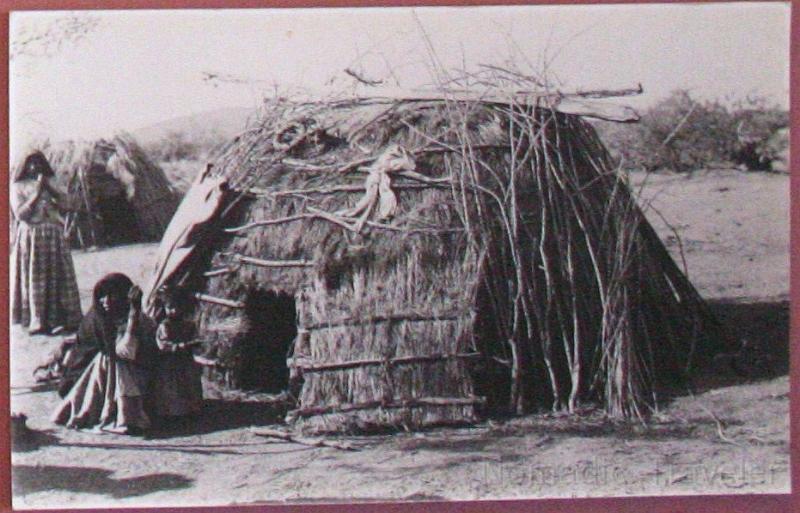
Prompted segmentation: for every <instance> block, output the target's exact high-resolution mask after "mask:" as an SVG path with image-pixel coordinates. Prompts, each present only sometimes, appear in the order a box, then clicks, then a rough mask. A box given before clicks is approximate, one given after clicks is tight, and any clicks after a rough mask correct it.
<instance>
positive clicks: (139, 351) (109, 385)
mask: <svg viewBox="0 0 800 513" xmlns="http://www.w3.org/2000/svg"><path fill="white" fill-rule="evenodd" d="M141 298H142V291H141V290H140V289H139V288H138V287H136V286H134V285H133V282H131V280H130V279H129V278H128V277H127V276H125V275H124V274H119V273H114V274H109V275H108V276H106V277H105V278H103V279H101V280H100V281H99V282H97V284H96V285H95V287H94V294H93V303H92V308H91V310H90V311H89V313H87V314H86V316H85V317H84V318H83V320H82V321H81V324H80V327H79V328H78V340H77V344H78V345H79V346H81V347H82V349H83V350H84V351H86V352H91V351H94V352H96V355H95V356H94V358H92V360H91V361H90V363H89V364H88V366H87V367H86V369H85V370H84V371H83V373H82V374H81V375H80V377H79V378H78V380H77V381H76V382H75V384H74V385H73V386H72V388H71V389H70V391H69V392H68V393H67V395H66V396H65V397H64V399H63V400H62V401H61V403H60V404H59V405H58V407H57V408H56V411H55V413H54V414H53V417H52V419H53V422H55V423H56V424H63V425H66V426H67V427H70V428H99V429H103V430H106V431H111V432H114V433H120V434H139V433H141V432H143V431H144V430H146V429H148V428H149V427H150V418H149V416H148V414H147V412H146V411H145V402H146V400H147V399H148V393H149V389H150V382H151V369H152V364H153V358H154V355H155V326H154V323H153V322H152V321H151V320H150V319H149V318H148V317H147V316H146V315H144V314H143V313H142V311H141Z"/></svg>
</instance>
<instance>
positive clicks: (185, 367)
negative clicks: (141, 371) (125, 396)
mask: <svg viewBox="0 0 800 513" xmlns="http://www.w3.org/2000/svg"><path fill="white" fill-rule="evenodd" d="M160 296H161V297H160V299H161V303H162V306H163V314H162V315H163V319H162V320H161V322H160V323H159V325H158V330H157V332H156V344H157V345H158V349H159V355H158V358H157V359H156V363H155V376H154V383H153V384H154V387H153V411H154V412H155V414H157V415H159V416H161V417H181V416H185V415H192V414H195V413H198V412H199V411H200V409H201V408H202V406H203V387H202V384H201V378H200V374H201V373H200V368H199V366H198V365H197V364H196V363H195V362H194V358H193V356H192V346H193V345H194V344H195V340H194V339H195V327H194V323H193V322H192V321H190V320H188V319H186V311H187V309H188V307H189V297H188V295H187V294H185V293H183V292H182V291H181V290H178V289H172V290H166V291H164V292H162V293H161V294H160Z"/></svg>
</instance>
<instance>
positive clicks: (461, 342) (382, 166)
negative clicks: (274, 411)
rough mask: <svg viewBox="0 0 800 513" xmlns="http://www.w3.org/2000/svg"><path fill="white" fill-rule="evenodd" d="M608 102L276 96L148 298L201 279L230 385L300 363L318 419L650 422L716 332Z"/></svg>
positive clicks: (308, 414)
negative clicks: (626, 155)
mask: <svg viewBox="0 0 800 513" xmlns="http://www.w3.org/2000/svg"><path fill="white" fill-rule="evenodd" d="M637 91H640V90H633V91H630V92H620V93H618V94H628V93H636V92H637ZM610 94H613V93H607V92H598V93H594V94H593V93H581V94H576V95H573V96H568V95H561V94H551V93H540V94H535V93H525V94H519V93H511V94H505V93H502V94H501V93H499V92H494V94H481V95H474V94H463V93H460V94H444V93H442V94H439V95H438V96H435V97H406V98H367V99H361V98H359V99H354V100H342V101H335V102H310V103H294V102H289V101H284V102H278V103H277V104H276V105H273V106H272V108H271V109H270V111H269V114H268V115H267V116H266V117H265V118H264V119H263V120H262V122H261V124H260V125H259V126H257V127H254V128H253V129H251V130H249V131H248V132H246V133H244V134H243V135H241V136H240V137H239V138H237V139H236V140H234V141H232V142H231V144H230V145H229V146H228V147H227V149H225V150H224V151H223V152H222V153H221V155H220V157H219V158H218V159H217V160H216V161H215V162H213V163H211V164H209V166H208V168H207V169H206V171H205V172H204V173H201V174H200V175H199V176H198V178H197V180H196V182H195V183H194V185H193V186H192V187H191V188H190V190H189V192H188V193H187V196H186V197H185V199H184V201H183V203H182V204H181V206H180V207H179V210H178V212H177V213H176V215H175V218H174V219H173V221H172V223H171V224H170V227H169V228H168V229H167V233H166V234H165V237H164V240H163V241H162V246H161V250H160V255H159V261H158V264H157V266H156V270H155V274H154V277H153V281H152V284H151V286H150V291H149V304H150V305H151V307H152V304H153V303H152V300H153V297H154V292H155V290H156V289H158V287H160V286H161V285H163V284H169V285H172V286H182V287H186V288H188V289H190V290H192V291H193V292H194V293H195V297H196V298H197V305H196V310H195V320H196V322H197V323H198V325H199V332H200V333H202V334H203V337H204V344H205V348H206V350H207V351H208V352H209V353H211V354H213V355H214V356H216V357H217V358H218V361H219V362H221V365H222V366H223V367H227V368H228V369H229V375H232V376H233V378H232V379H229V380H228V381H227V383H228V385H229V386H239V387H242V388H259V387H262V388H268V387H273V388H275V387H277V388H278V389H280V388H281V387H283V388H285V387H287V380H286V376H287V375H288V374H289V372H290V371H291V373H292V374H293V375H295V376H297V377H298V379H301V381H302V386H301V388H300V392H299V398H298V404H297V408H296V409H295V410H294V411H293V412H292V413H291V414H290V416H289V418H290V419H291V420H293V421H296V422H297V423H298V425H301V426H303V427H304V428H306V429H307V430H310V431H342V430H362V429H372V428H376V427H378V428H385V427H400V426H402V427H405V428H408V429H415V428H419V427H421V426H425V425H430V424H439V423H449V422H471V421H474V420H475V419H477V418H479V417H481V416H486V415H493V414H497V413H508V412H518V413H521V412H527V411H532V410H534V409H537V408H545V409H557V410H566V411H576V410H577V408H578V407H579V405H581V404H588V403H592V404H598V405H602V406H603V407H604V408H605V409H606V410H607V411H608V412H609V414H611V415H616V416H620V417H635V416H640V415H646V413H647V412H648V411H649V410H650V408H652V407H654V406H655V405H656V404H657V403H658V401H659V400H660V398H661V397H663V396H664V395H665V394H666V393H668V391H669V390H670V387H675V386H683V385H685V384H686V383H687V380H688V376H689V373H690V371H691V369H692V366H693V365H694V364H695V363H696V361H697V356H698V355H703V354H707V353H708V352H709V351H710V350H711V349H710V347H711V346H710V345H709V341H710V340H712V339H713V338H714V333H715V324H714V321H713V319H712V318H711V317H710V316H709V315H708V312H707V310H706V309H705V305H704V303H703V300H702V299H701V298H700V296H699V295H698V294H697V292H696V291H695V289H694V288H693V287H692V285H691V283H689V281H688V280H687V279H686V277H685V275H684V274H683V273H682V272H681V270H680V269H679V268H678V266H676V265H675V263H674V261H673V260H672V258H671V257H670V255H669V253H668V252H667V250H666V249H665V247H664V246H663V244H662V243H661V241H660V240H659V238H658V236H657V235H656V233H655V231H654V230H653V228H652V227H651V226H650V224H649V223H648V222H647V219H646V218H645V216H644V215H643V213H642V211H641V210H640V209H639V207H638V206H637V204H636V202H635V200H634V197H633V196H632V194H631V193H630V191H629V189H628V187H627V185H626V182H625V180H624V177H622V176H620V175H618V174H617V173H616V170H615V167H614V166H613V164H612V163H611V161H610V159H609V157H608V154H607V152H606V150H605V148H604V147H603V145H602V143H601V142H600V140H599V139H598V137H597V135H596V133H595V131H594V129H593V128H592V127H591V125H589V124H588V123H587V122H586V121H584V120H583V119H582V115H590V116H594V117H600V118H603V119H607V120H615V121H633V120H635V119H636V116H635V114H634V113H632V112H631V111H630V110H629V109H625V108H622V107H617V106H614V105H608V104H602V103H598V104H594V103H592V102H591V101H588V100H587V99H588V98H589V97H591V96H607V95H610Z"/></svg>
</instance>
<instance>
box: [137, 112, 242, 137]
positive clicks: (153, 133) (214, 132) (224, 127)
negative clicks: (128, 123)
mask: <svg viewBox="0 0 800 513" xmlns="http://www.w3.org/2000/svg"><path fill="white" fill-rule="evenodd" d="M255 113H256V109H254V108H250V107H227V108H222V109H215V110H209V111H204V112H198V113H196V114H190V115H187V116H180V117H177V118H172V119H168V120H166V121H161V122H159V123H155V124H153V125H149V126H146V127H142V128H139V129H137V130H134V131H133V132H132V134H133V136H134V137H135V138H136V140H137V141H138V142H139V143H140V144H142V145H144V146H147V145H150V144H153V143H156V142H158V141H159V140H161V139H163V138H164V137H165V136H167V135H169V134H174V133H180V134H183V135H185V136H186V137H188V138H190V139H195V140H206V139H208V138H209V137H210V136H215V138H216V137H221V138H223V139H228V138H231V137H233V136H235V135H236V134H238V133H239V132H241V131H242V130H244V128H245V127H246V125H247V121H248V120H249V119H250V118H251V117H252V116H253V115H254V114H255Z"/></svg>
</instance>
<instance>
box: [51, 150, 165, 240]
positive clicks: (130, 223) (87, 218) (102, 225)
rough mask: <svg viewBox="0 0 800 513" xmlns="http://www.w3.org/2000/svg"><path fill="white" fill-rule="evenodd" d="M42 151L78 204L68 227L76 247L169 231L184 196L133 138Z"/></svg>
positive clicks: (72, 201) (155, 236) (146, 237)
mask: <svg viewBox="0 0 800 513" xmlns="http://www.w3.org/2000/svg"><path fill="white" fill-rule="evenodd" d="M42 151H43V152H44V154H45V155H46V156H47V159H48V160H49V161H50V165H51V166H52V167H53V170H54V171H55V173H56V180H57V183H58V185H59V187H60V188H61V190H62V191H66V192H67V195H68V197H69V199H70V204H71V205H73V207H74V208H75V210H74V211H72V212H70V213H69V214H68V215H67V216H66V225H65V228H64V229H65V234H66V236H67V239H68V240H69V242H70V245H71V246H72V247H73V248H87V247H92V246H113V245H117V244H124V243H132V242H145V241H155V240H159V239H160V238H161V236H162V235H163V234H164V230H165V229H166V227H167V225H168V224H169V220H170V219H171V218H172V214H173V213H174V212H175V209H176V208H177V206H178V203H179V202H180V196H179V194H178V193H177V192H176V191H175V190H174V189H173V188H172V186H171V185H170V183H169V181H168V180H167V177H166V175H165V174H164V172H163V171H162V170H161V168H159V167H158V166H157V165H156V164H154V163H153V162H152V161H151V160H150V159H149V158H148V157H147V155H146V154H145V152H144V151H143V150H142V148H141V147H140V146H139V145H138V144H137V143H136V142H135V141H134V140H133V138H131V137H130V136H128V135H118V136H116V137H114V138H112V139H110V140H105V139H101V140H98V141H93V142H81V141H66V142H60V143H48V144H46V145H44V147H43V148H42Z"/></svg>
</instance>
